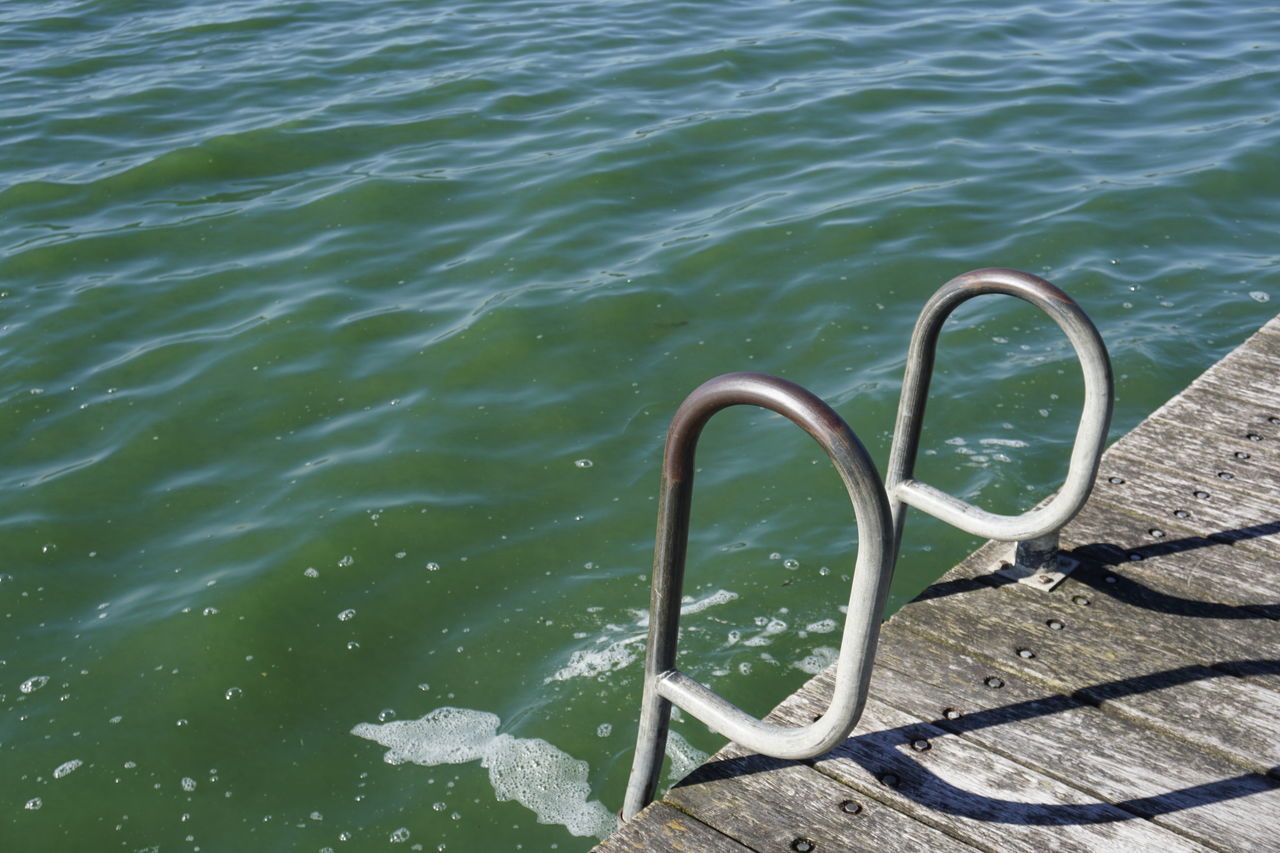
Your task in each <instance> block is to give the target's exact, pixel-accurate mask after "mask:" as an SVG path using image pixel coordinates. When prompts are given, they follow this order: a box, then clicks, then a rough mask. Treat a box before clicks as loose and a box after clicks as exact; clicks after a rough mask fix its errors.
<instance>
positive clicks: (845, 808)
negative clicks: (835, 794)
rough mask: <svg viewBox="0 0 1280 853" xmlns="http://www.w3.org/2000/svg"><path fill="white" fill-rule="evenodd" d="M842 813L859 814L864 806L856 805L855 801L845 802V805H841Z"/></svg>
mask: <svg viewBox="0 0 1280 853" xmlns="http://www.w3.org/2000/svg"><path fill="white" fill-rule="evenodd" d="M840 811H842V812H844V813H845V814H857V813H858V812H860V811H862V804H861V803H855V802H854V801H853V800H845V801H844V802H843V803H841V804H840Z"/></svg>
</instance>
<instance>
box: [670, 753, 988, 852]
mask: <svg viewBox="0 0 1280 853" xmlns="http://www.w3.org/2000/svg"><path fill="white" fill-rule="evenodd" d="M665 799H666V801H667V802H668V803H671V804H673V805H675V806H676V807H677V808H679V809H680V810H681V811H683V812H686V813H688V814H690V815H693V816H695V817H697V818H698V819H699V820H702V821H705V822H706V823H709V824H712V825H714V826H715V827H716V828H718V829H719V830H720V831H721V832H723V833H725V834H727V835H729V836H732V837H733V838H734V839H736V840H737V841H739V842H741V843H742V844H745V845H746V846H748V847H751V848H752V849H755V850H779V851H782V850H805V849H808V850H818V851H826V850H865V851H886V853H888V852H889V851H902V850H931V851H932V850H937V851H945V853H972V851H973V849H974V848H973V847H971V846H969V845H966V844H962V843H960V842H959V841H956V840H955V839H953V838H951V837H949V836H948V835H946V834H944V833H942V832H940V831H938V830H937V829H934V828H932V827H930V826H928V825H926V824H923V823H920V822H918V821H916V820H913V819H912V818H910V817H908V816H907V815H905V814H902V813H901V812H899V811H897V810H895V809H893V808H890V807H889V806H886V805H884V804H883V803H881V802H879V801H878V800H876V799H874V798H870V797H867V796H865V795H864V794H863V793H861V792H858V791H855V790H853V789H852V788H849V787H848V786H846V785H843V784H841V783H840V782H838V781H836V780H835V779H832V778H831V777H829V776H826V775H823V774H822V773H819V772H818V771H816V770H814V769H813V768H812V767H810V766H808V765H807V764H803V763H798V762H787V761H779V760H776V759H772V758H766V757H764V756H762V755H758V754H754V753H749V752H746V751H745V750H743V749H742V748H741V747H739V746H738V745H737V744H730V745H729V746H728V747H726V748H725V749H723V750H721V751H720V752H718V753H716V755H714V756H712V758H711V759H710V760H708V761H707V762H706V763H704V764H703V765H702V766H701V767H699V768H698V769H697V770H695V771H694V772H693V773H692V774H690V775H689V776H688V777H686V778H685V779H684V780H683V781H682V782H680V783H679V784H678V785H677V786H676V787H674V788H672V789H671V790H670V791H668V792H667V795H666V798H665Z"/></svg>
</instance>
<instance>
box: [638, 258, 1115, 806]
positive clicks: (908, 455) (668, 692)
mask: <svg viewBox="0 0 1280 853" xmlns="http://www.w3.org/2000/svg"><path fill="white" fill-rule="evenodd" d="M989 293H994V294H1004V295H1007V296H1016V297H1018V298H1019V299H1023V300H1025V301H1027V302H1030V303H1031V304H1032V305H1034V306H1036V307H1037V308H1039V309H1040V310H1042V311H1044V312H1045V313H1046V314H1048V315H1049V317H1050V318H1051V319H1052V320H1053V321H1054V322H1055V323H1057V325H1058V327H1059V328H1061V329H1062V331H1063V332H1064V333H1065V334H1066V336H1067V339H1068V340H1069V341H1070V342H1071V345H1072V347H1073V348H1074V349H1075V352H1076V357H1077V358H1078V359H1079V361H1080V366H1081V370H1082V372H1083V374H1084V406H1083V409H1082V411H1081V413H1080V425H1079V427H1078V428H1077V430H1076V440H1075V445H1074V446H1073V448H1072V451H1071V461H1070V463H1069V465H1068V468H1067V477H1066V480H1065V482H1064V483H1063V485H1062V488H1061V489H1059V490H1058V492H1057V494H1055V495H1054V496H1053V497H1052V499H1050V500H1048V501H1046V502H1045V503H1044V504H1043V505H1041V506H1038V507H1036V508H1034V509H1031V510H1028V511H1027V512H1024V513H1022V514H1021V515H1012V516H1011V515H999V514H996V513H992V512H988V511H986V510H983V509H981V508H979V507H976V506H974V505H972V504H970V503H968V502H966V501H963V500H961V499H959V498H957V497H954V496H952V495H949V494H947V493H946V492H943V491H941V490H940V489H937V488H935V487H933V486H931V485H929V484H928V483H925V482H922V481H920V480H917V479H915V477H914V471H915V460H916V454H917V452H918V451H919V445H920V430H921V426H922V423H923V420H924V412H925V404H926V402H927V400H928V394H929V381H930V379H931V378H932V375H933V364H934V358H935V355H936V351H937V344H938V337H939V335H940V334H941V332H942V326H943V323H944V322H945V321H946V319H947V317H949V316H950V315H951V312H952V311H954V310H955V309H956V308H957V307H958V306H959V305H960V304H962V303H963V302H966V301H967V300H969V299H972V298H973V297H975V296H981V295H983V294H989ZM1113 397H1114V389H1113V385H1112V377H1111V361H1110V358H1109V357H1108V356H1107V349H1106V346H1105V344H1103V342H1102V338H1101V336H1099V334H1098V331H1097V329H1096V328H1094V325H1093V323H1092V322H1091V321H1090V320H1089V318H1088V317H1087V316H1086V315H1085V313H1084V311H1082V310H1081V309H1080V306H1079V305H1077V304H1076V303H1075V301H1073V300H1072V299H1071V297H1069V296H1067V294H1065V293H1064V292H1062V291H1061V290H1059V289H1058V288H1057V287H1054V286H1053V285H1052V284H1050V283H1049V282H1047V281H1045V280H1044V279H1042V278H1039V277H1038V276H1034V275H1031V274H1030V273H1025V272H1019V271H1017V270H1010V269H999V268H991V269H980V270H974V271H973V272H968V273H965V274H964V275H960V276H957V277H956V278H953V279H952V280H951V281H949V282H947V283H946V284H944V285H943V286H942V287H941V288H940V289H939V290H938V291H937V292H936V293H935V294H934V295H933V296H932V297H931V298H930V299H929V301H928V302H927V303H926V304H925V306H924V308H923V309H922V310H921V312H920V316H919V318H918V319H917V320H916V325H915V328H914V330H913V331H912V334H911V343H910V345H909V347H908V351H907V364H906V371H905V373H904V376H903V380H902V397H901V399H900V402H899V405H898V415H897V422H896V424H895V427H894V438H893V446H892V447H891V449H890V451H889V468H888V476H887V477H886V479H885V481H884V483H883V484H882V483H881V480H880V476H879V474H878V473H877V472H876V469H875V466H874V465H873V464H872V462H871V460H870V458H869V457H868V455H867V452H866V449H865V448H863V446H862V444H861V443H860V442H859V441H858V438H857V436H855V435H854V434H853V431H852V430H850V429H849V426H848V425H847V424H846V423H845V422H844V421H843V420H842V419H841V418H840V416H839V415H837V414H836V413H835V412H834V411H833V410H832V409H831V408H830V407H829V406H827V404H826V403H824V402H823V401H822V400H820V399H819V398H818V397H816V396H814V395H813V394H811V393H810V392H809V391H806V390H805V389H804V388H801V387H800V386H798V385H795V384H794V383H791V382H788V381H786V380H784V379H778V378H776V377H772V376H765V375H764V374H758V373H730V374H726V375H724V376H720V377H717V378H715V379H712V380H710V381H709V382H706V383H704V384H703V385H701V386H700V387H699V388H697V389H696V390H695V391H694V392H693V393H692V394H690V395H689V396H688V397H687V398H686V399H685V401H684V403H683V404H682V405H681V406H680V408H679V409H678V410H677V411H676V414H675V417H674V418H673V419H672V421H671V427H670V429H669V430H668V432H667V444H666V450H665V453H664V456H663V463H662V495H661V503H660V505H659V509H658V535H657V543H656V545H655V548H654V558H653V588H652V597H651V602H650V610H649V613H650V622H649V645H648V651H647V654H646V658H645V670H644V696H643V699H642V700H641V702H642V704H641V711H640V726H639V733H638V736H637V742H636V754H635V759H634V763H633V764H632V768H631V778H630V780H629V781H628V784H627V794H626V802H625V804H624V806H623V809H622V817H623V820H630V819H631V818H632V817H633V816H634V815H635V814H636V813H637V812H639V811H640V809H642V808H643V807H644V806H645V805H646V804H647V803H648V802H649V801H650V800H652V799H653V795H654V792H655V790H656V788H657V782H658V774H659V771H660V770H661V768H662V759H663V753H664V750H665V746H666V741H667V730H668V726H669V724H670V717H671V705H672V703H674V704H676V705H679V706H680V707H681V708H683V709H684V710H686V711H688V712H689V713H691V714H693V716H695V717H697V718H698V719H699V720H702V721H703V722H704V723H706V724H707V725H708V726H710V727H711V728H712V729H714V730H715V731H717V732H719V733H721V734H723V735H725V736H726V737H728V738H730V739H732V740H734V741H736V742H738V743H739V744H741V745H743V746H745V747H746V748H748V749H753V750H755V751H757V752H760V753H763V754H765V755H770V756H773V757H775V758H784V759H799V758H812V757H814V756H817V755H821V754H822V753H824V752H827V751H828V750H830V749H831V748H833V747H835V746H836V745H837V744H839V743H840V742H841V741H842V740H843V739H844V738H845V737H846V736H847V735H848V734H849V732H851V731H852V730H853V727H854V726H855V725H856V724H857V721H858V717H859V716H860V715H861V713H862V706H863V704H864V703H865V701H866V691H867V683H868V680H869V679H870V676H871V666H872V661H873V659H874V655H875V646H876V641H877V638H878V636H879V624H880V618H881V614H882V613H883V610H884V602H885V598H886V597H887V596H888V592H889V582H890V580H891V578H892V574H893V566H894V563H895V562H896V560H897V555H898V551H899V550H900V548H901V543H902V531H903V522H904V516H905V514H906V507H907V506H914V507H916V508H917V509H920V510H923V511H924V512H927V513H929V514H930V515H932V516H934V517H935V518H938V519H941V520H942V521H945V522H946V523H948V524H950V525H952V526H954V527H958V528H960V529H961V530H964V531H966V532H968V533H972V534H974V535H977V536H983V537H986V538H988V539H995V540H999V541H1014V542H1017V543H1018V548H1017V554H1018V557H1017V560H1018V562H1019V563H1021V564H1023V565H1024V567H1029V568H1033V569H1037V570H1044V569H1046V568H1047V567H1049V566H1051V565H1054V564H1056V561H1057V550H1058V531H1059V530H1060V529H1061V528H1062V526H1063V525H1065V524H1066V523H1067V522H1068V521H1070V520H1071V518H1072V517H1073V516H1075V514H1076V513H1077V512H1079V511H1080V509H1081V507H1083V506H1084V502H1085V500H1086V499H1087V498H1088V496H1089V492H1090V490H1091V489H1092V487H1093V480H1094V478H1095V477H1096V476H1097V472H1098V462H1099V460H1100V458H1101V456H1102V450H1103V443H1104V442H1105V441H1106V437H1107V430H1108V428H1109V427H1110V424H1111V409H1112V402H1113ZM737 404H751V405H756V406H762V407H764V408H767V409H771V410H773V411H775V412H778V413H779V414H782V415H785V416H786V417H787V418H790V419H791V420H792V421H793V422H795V423H796V424H798V425H800V426H801V427H803V428H804V430H805V431H806V432H808V433H809V434H810V435H811V436H813V438H814V439H816V440H817V441H818V443H819V444H821V445H822V447H823V449H824V450H826V451H827V455H828V456H829V457H830V458H831V461H832V463H833V464H834V465H835V467H836V471H837V472H838V473H839V474H840V478H841V480H843V481H844V484H845V488H846V490H847V491H848V493H849V497H850V500H851V501H852V503H853V508H854V517H855V519H856V521H857V525H858V534H859V543H858V558H857V563H856V568H855V572H854V578H853V584H852V588H851V590H850V595H849V609H848V613H847V615H846V618H845V627H844V634H843V636H842V639H841V644H840V653H839V657H838V659H837V664H836V685H835V690H834V694H833V697H832V700H831V704H830V706H829V707H828V709H827V712H826V713H825V714H824V715H823V716H822V717H820V718H819V719H818V720H816V721H815V722H813V723H811V724H809V725H807V726H801V727H797V728H784V727H781V726H774V725H770V724H768V723H764V722H762V721H760V720H758V719H756V718H754V717H752V716H750V715H749V714H747V713H746V712H744V711H743V710H741V709H740V708H738V707H736V706H734V705H733V704H731V703H730V702H728V701H726V700H724V699H723V698H721V697H720V696H718V695H717V694H716V693H714V692H713V691H712V690H711V689H710V688H708V687H706V686H704V685H702V684H700V683H699V682H697V681H695V680H694V679H692V678H689V677H688V676H687V675H685V674H684V673H682V672H680V671H679V670H677V669H676V668H675V657H676V645H677V638H678V631H679V622H680V592H681V588H682V585H683V581H684V565H685V552H686V546H687V544H688V536H689V508H690V502H691V500H692V494H693V457H694V451H695V449H696V447H697V443H698V436H699V435H700V434H701V432H702V428H703V426H704V425H705V424H706V422H707V421H708V419H710V417H711V416H712V415H714V414H715V413H716V412H718V411H720V410H721V409H724V408H726V407H728V406H733V405H737ZM1044 579H1046V578H1043V577H1042V578H1041V580H1044Z"/></svg>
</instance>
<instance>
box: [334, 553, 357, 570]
mask: <svg viewBox="0 0 1280 853" xmlns="http://www.w3.org/2000/svg"><path fill="white" fill-rule="evenodd" d="M353 563H355V559H354V558H353V557H352V556H351V555H350V554H347V555H346V556H345V557H343V558H342V559H341V560H339V561H338V565H339V566H343V567H346V566H350V565H352V564H353Z"/></svg>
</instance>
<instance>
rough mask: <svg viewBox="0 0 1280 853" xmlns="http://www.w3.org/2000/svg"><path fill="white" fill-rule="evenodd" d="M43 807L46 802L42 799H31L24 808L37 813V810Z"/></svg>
mask: <svg viewBox="0 0 1280 853" xmlns="http://www.w3.org/2000/svg"><path fill="white" fill-rule="evenodd" d="M43 805H44V800H42V799H40V798H39V797H32V798H31V799H29V800H27V804H26V805H24V806H23V808H24V809H27V810H29V811H35V810H36V809H38V808H40V807H41V806H43Z"/></svg>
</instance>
